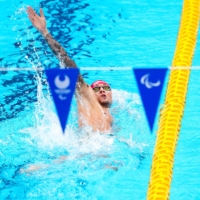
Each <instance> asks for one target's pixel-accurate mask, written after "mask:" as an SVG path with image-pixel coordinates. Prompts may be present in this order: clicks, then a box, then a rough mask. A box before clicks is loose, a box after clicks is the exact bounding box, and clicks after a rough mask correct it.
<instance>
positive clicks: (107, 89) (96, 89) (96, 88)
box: [93, 85, 111, 92]
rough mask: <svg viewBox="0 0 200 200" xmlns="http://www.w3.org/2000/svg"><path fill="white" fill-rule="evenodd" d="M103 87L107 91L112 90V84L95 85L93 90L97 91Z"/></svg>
mask: <svg viewBox="0 0 200 200" xmlns="http://www.w3.org/2000/svg"><path fill="white" fill-rule="evenodd" d="M101 88H103V90H105V91H111V88H110V86H107V85H106V86H100V87H98V86H97V87H94V88H93V90H94V91H95V92H98V91H99V90H100V89H101Z"/></svg>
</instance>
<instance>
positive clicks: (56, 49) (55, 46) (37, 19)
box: [27, 6, 87, 90]
mask: <svg viewBox="0 0 200 200" xmlns="http://www.w3.org/2000/svg"><path fill="white" fill-rule="evenodd" d="M27 13H28V17H29V19H30V21H31V23H32V25H33V26H34V27H35V28H36V29H37V30H38V31H39V32H40V33H41V34H42V35H43V37H44V38H45V40H46V41H47V43H48V45H49V47H50V48H51V50H52V51H53V53H54V54H55V55H56V57H57V58H58V59H59V60H60V61H61V62H62V63H63V64H64V65H65V67H66V68H67V67H71V68H77V66H76V63H75V62H74V61H73V60H71V59H70V57H69V56H68V55H67V53H66V51H65V50H64V48H63V47H62V46H61V45H60V44H59V43H58V42H57V41H56V40H54V39H53V37H52V36H51V34H50V33H49V32H48V30H47V28H46V19H45V16H44V13H43V10H42V9H41V8H40V15H38V14H37V13H36V12H35V11H34V10H33V8H32V7H30V6H28V8H27ZM86 86H87V84H86V83H85V82H84V80H83V77H82V76H81V75H79V77H78V84H77V89H78V90H79V89H83V88H84V87H85V88H86Z"/></svg>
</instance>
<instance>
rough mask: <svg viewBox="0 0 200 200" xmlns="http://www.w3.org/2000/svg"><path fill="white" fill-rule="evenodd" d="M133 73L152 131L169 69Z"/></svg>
mask: <svg viewBox="0 0 200 200" xmlns="http://www.w3.org/2000/svg"><path fill="white" fill-rule="evenodd" d="M133 71H134V74H135V78H136V81H137V85H138V89H139V91H140V96H141V99H142V103H143V106H144V110H145V113H146V116H147V119H148V123H149V127H150V130H151V131H152V130H153V125H154V120H155V117H156V112H157V109H158V104H159V100H160V95H161V92H162V88H163V83H164V80H165V75H166V72H167V68H151V69H149V68H146V69H133Z"/></svg>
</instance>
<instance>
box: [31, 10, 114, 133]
mask: <svg viewBox="0 0 200 200" xmlns="http://www.w3.org/2000/svg"><path fill="white" fill-rule="evenodd" d="M27 13H28V17H29V19H30V21H31V23H32V25H33V26H34V27H35V28H36V29H37V30H38V31H39V32H40V33H41V35H42V36H43V37H44V39H45V40H46V42H47V43H48V45H49V47H50V48H51V50H52V51H53V53H54V54H55V55H56V57H57V58H58V59H59V60H60V61H61V63H63V64H64V66H65V67H66V68H69V67H70V68H77V66H76V64H75V62H74V61H73V60H71V59H70V58H69V56H68V55H67V53H66V51H65V50H64V48H63V47H62V46H61V45H60V44H59V43H58V42H57V41H55V40H54V39H53V37H52V36H51V34H50V33H49V32H48V30H47V28H46V19H45V16H44V13H43V10H42V9H41V8H40V15H38V14H37V13H36V12H35V11H34V10H33V8H31V7H30V6H28V8H27ZM76 97H77V102H78V113H79V119H78V120H79V126H80V127H83V126H88V125H89V126H91V127H92V128H93V130H94V131H99V132H101V133H109V132H110V131H111V128H112V121H113V118H112V116H111V114H110V107H111V104H112V91H111V88H110V85H109V84H108V83H106V82H105V81H102V80H98V81H95V82H94V83H93V84H92V85H91V86H89V85H88V84H87V83H85V81H84V79H83V77H82V76H81V75H80V74H79V77H78V81H77V85H76Z"/></svg>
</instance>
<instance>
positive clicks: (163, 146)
mask: <svg viewBox="0 0 200 200" xmlns="http://www.w3.org/2000/svg"><path fill="white" fill-rule="evenodd" d="M199 14H200V0H184V2H183V9H182V17H181V23H180V28H179V34H178V40H177V44H176V50H175V54H174V59H173V61H172V67H177V66H178V67H179V66H181V67H185V69H181V70H180V69H174V70H171V72H170V78H169V83H168V89H167V94H166V99H165V104H164V108H163V109H162V111H161V114H160V119H159V127H158V132H157V139H156V145H155V150H154V156H153V161H152V168H151V175H150V181H149V187H148V192H147V199H148V200H166V199H168V198H169V191H170V184H171V180H172V170H173V164H174V153H175V149H176V143H177V140H178V135H179V131H180V125H181V120H182V116H183V111H184V105H185V101H186V93H187V87H188V82H189V75H190V68H188V66H191V64H192V58H193V55H194V49H195V46H196V38H197V32H198V25H199Z"/></svg>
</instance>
